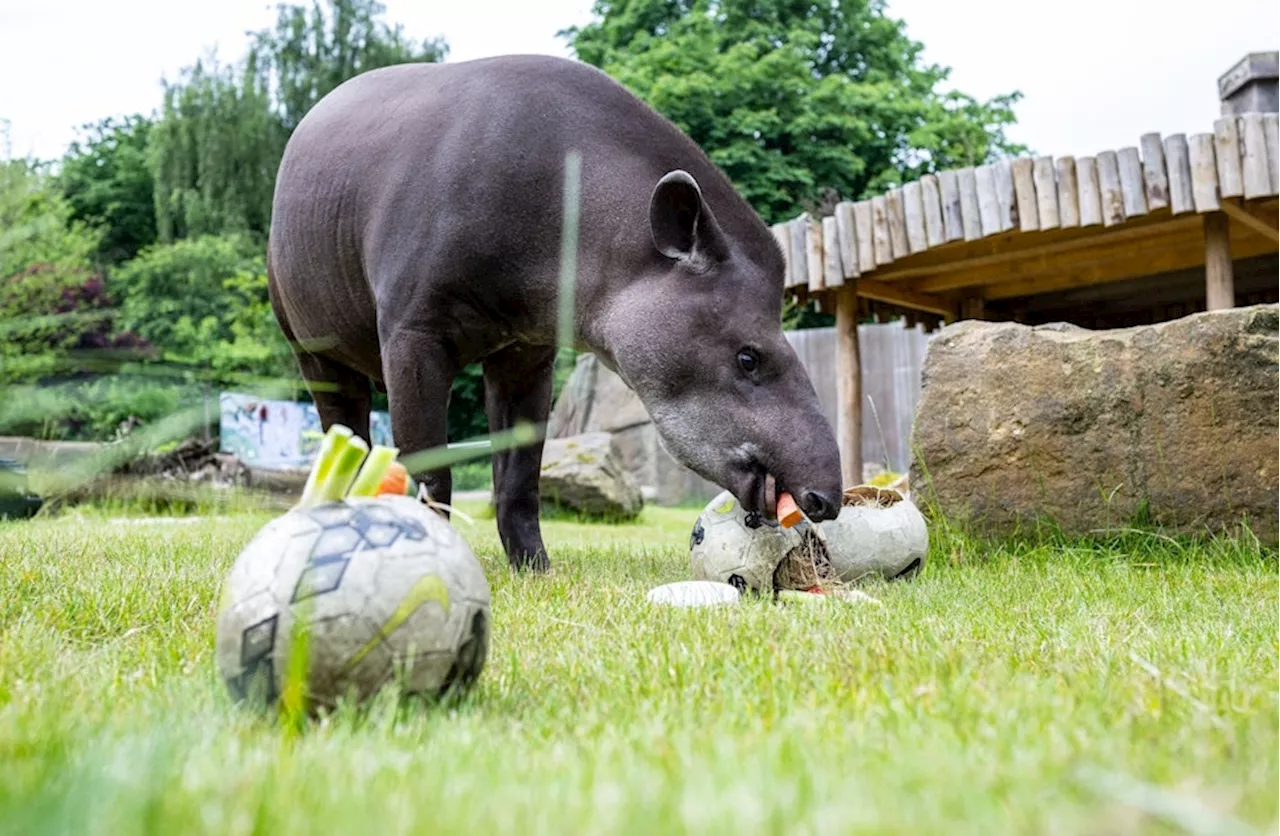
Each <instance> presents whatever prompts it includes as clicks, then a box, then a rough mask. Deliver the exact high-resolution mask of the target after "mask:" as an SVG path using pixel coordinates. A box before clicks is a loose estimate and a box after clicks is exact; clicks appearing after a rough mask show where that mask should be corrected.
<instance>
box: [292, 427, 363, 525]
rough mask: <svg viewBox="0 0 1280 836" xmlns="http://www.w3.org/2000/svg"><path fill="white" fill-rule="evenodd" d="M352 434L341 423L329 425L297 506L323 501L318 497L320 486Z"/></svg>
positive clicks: (327, 476) (326, 478) (301, 506)
mask: <svg viewBox="0 0 1280 836" xmlns="http://www.w3.org/2000/svg"><path fill="white" fill-rule="evenodd" d="M354 435H355V433H354V432H352V430H351V428H350V427H345V426H343V425H342V424H334V425H333V426H331V427H329V431H328V432H326V433H325V434H324V439H323V440H322V441H321V442H320V450H319V453H318V454H317V455H316V461H315V464H313V465H311V473H309V474H308V475H307V484H306V485H305V486H304V487H303V489H302V498H301V499H299V500H298V507H299V508H305V507H307V506H309V505H315V504H317V503H319V502H322V501H323V500H322V499H320V498H319V491H320V487H321V486H322V485H323V484H324V483H325V482H326V481H327V480H328V478H329V473H330V472H331V471H332V470H333V465H334V462H336V461H337V459H338V454H339V453H341V452H342V450H343V448H345V447H346V446H347V442H348V440H349V439H351V438H352V437H353V436H354Z"/></svg>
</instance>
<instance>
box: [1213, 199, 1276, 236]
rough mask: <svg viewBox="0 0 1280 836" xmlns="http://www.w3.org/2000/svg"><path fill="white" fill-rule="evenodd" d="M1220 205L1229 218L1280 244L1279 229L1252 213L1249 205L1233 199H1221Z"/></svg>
mask: <svg viewBox="0 0 1280 836" xmlns="http://www.w3.org/2000/svg"><path fill="white" fill-rule="evenodd" d="M1221 205H1222V213H1223V214H1224V215H1226V216H1227V217H1229V218H1231V220H1233V221H1236V222H1238V223H1241V224H1244V225H1245V226H1247V227H1248V228H1249V229H1252V230H1253V231H1254V232H1257V233H1258V234H1260V235H1263V236H1265V237H1266V238H1267V239H1268V240H1270V241H1275V242H1276V243H1277V244H1280V229H1277V228H1276V227H1275V226H1274V225H1272V224H1269V223H1267V222H1266V221H1265V220H1263V219H1262V218H1259V217H1258V216H1257V215H1255V214H1253V212H1252V211H1250V210H1249V207H1247V206H1241V205H1240V204H1238V203H1236V202H1235V201H1234V200H1223V201H1222V204H1221Z"/></svg>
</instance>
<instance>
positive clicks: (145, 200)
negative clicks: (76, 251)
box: [57, 116, 156, 264]
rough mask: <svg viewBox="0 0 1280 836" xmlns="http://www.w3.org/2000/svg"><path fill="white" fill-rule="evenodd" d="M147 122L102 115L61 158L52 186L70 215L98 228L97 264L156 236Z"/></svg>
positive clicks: (124, 255)
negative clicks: (66, 205) (63, 198)
mask: <svg viewBox="0 0 1280 836" xmlns="http://www.w3.org/2000/svg"><path fill="white" fill-rule="evenodd" d="M151 125H152V123H151V120H149V119H147V118H145V117H142V116H131V117H129V118H126V119H112V118H108V119H104V120H102V121H101V122H98V123H97V124H96V125H92V126H89V127H87V128H86V136H85V138H84V140H83V141H77V142H75V143H73V144H72V145H71V148H70V150H69V151H68V152H67V154H66V156H65V157H64V158H63V160H62V166H61V168H60V170H59V171H58V176H57V179H58V185H59V186H60V187H61V190H62V194H63V196H64V197H65V198H66V200H67V203H68V204H69V205H70V206H71V210H72V218H73V219H75V220H77V221H82V222H84V223H86V224H88V225H90V226H93V227H94V228H96V229H98V230H100V231H101V235H102V240H101V242H100V243H99V245H98V250H97V254H96V255H97V258H98V259H99V260H100V261H101V262H104V263H107V264H116V263H119V262H121V261H126V260H128V259H130V258H132V257H133V256H134V255H136V254H137V252H138V250H140V249H142V248H143V247H145V246H147V245H148V244H151V243H153V242H154V241H155V240H156V212H155V183H154V181H153V179H152V177H151V167H150V162H149V160H148V157H147V149H148V140H149V137H150V134H151Z"/></svg>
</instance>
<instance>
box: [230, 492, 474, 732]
mask: <svg viewBox="0 0 1280 836" xmlns="http://www.w3.org/2000/svg"><path fill="white" fill-rule="evenodd" d="M489 623H490V616H489V584H488V581H487V580H486V578H485V575H484V571H483V568H482V567H481V565H480V563H479V561H478V560H477V559H476V557H475V555H474V554H473V553H472V551H471V549H470V548H469V547H468V546H467V544H466V542H465V541H463V539H462V538H461V537H460V536H458V534H457V532H456V531H455V530H454V529H453V527H452V526H451V525H449V523H448V522H447V521H445V519H444V518H443V517H442V516H441V515H440V514H438V513H436V512H435V511H433V510H432V509H430V508H429V507H427V506H426V505H424V504H423V503H421V502H419V501H417V500H415V499H412V498H410V497H407V496H396V495H389V494H388V495H383V496H380V497H351V496H348V497H346V498H344V499H342V500H340V501H333V502H323V503H320V504H316V505H310V506H305V507H299V508H295V509H293V510H291V511H289V512H288V513H286V514H284V515H282V516H280V517H278V518H276V519H275V520H272V521H271V522H270V523H268V524H267V525H266V526H265V527H263V528H262V530H261V531H259V532H258V534H257V535H256V536H255V537H254V538H253V539H252V540H251V541H250V542H249V544H248V545H246V546H245V548H244V549H243V551H241V553H240V555H239V557H238V558H237V559H236V561H235V564H234V565H233V566H232V569H231V572H230V574H229V575H228V577H227V580H226V583H225V586H224V588H223V595H222V600H221V603H220V607H219V614H218V621H217V649H216V658H217V666H218V671H219V673H220V674H221V676H222V678H223V681H224V682H225V683H226V685H227V688H228V690H229V691H230V692H231V695H232V697H233V698H235V699H236V700H237V701H242V700H248V701H251V702H253V703H256V704H259V705H262V704H267V705H270V704H274V703H275V702H276V700H277V699H278V698H279V697H280V695H281V693H282V692H283V690H284V688H285V679H286V676H287V675H288V674H289V672H290V671H291V670H295V669H297V670H302V671H304V672H305V673H304V675H303V677H300V678H299V679H300V681H302V682H303V683H304V684H303V688H302V690H303V692H304V698H305V702H306V704H307V705H308V707H309V708H312V709H314V708H317V707H332V706H334V705H335V704H336V703H337V702H338V701H339V700H340V699H341V698H342V697H343V696H347V695H349V696H351V697H353V698H354V699H355V700H356V701H357V702H358V701H362V700H364V699H367V698H368V697H370V696H372V695H373V694H374V693H375V692H377V691H378V690H380V689H381V688H382V687H383V686H385V685H387V684H388V683H390V682H392V681H393V679H394V680H397V681H398V682H399V683H400V685H401V688H402V691H403V692H404V693H406V694H421V695H438V694H440V693H441V692H443V691H446V690H450V689H452V690H454V691H457V692H460V691H464V690H466V689H467V688H469V687H470V686H471V684H472V683H473V682H474V680H475V679H476V677H478V676H479V674H480V671H481V669H482V668H483V667H484V663H485V658H486V655H487V652H488V644H489ZM304 651H305V656H300V655H299V654H301V653H303V652H304ZM304 659H305V663H306V664H305V667H300V666H299V663H300V662H303V661H304Z"/></svg>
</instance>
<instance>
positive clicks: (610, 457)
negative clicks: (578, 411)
mask: <svg viewBox="0 0 1280 836" xmlns="http://www.w3.org/2000/svg"><path fill="white" fill-rule="evenodd" d="M540 490H541V493H542V500H543V501H544V502H547V503H550V504H553V505H559V506H561V507H564V508H569V509H571V510H574V511H577V512H579V513H582V514H585V515H588V516H593V517H604V518H607V519H618V520H628V519H633V518H635V516H636V515H637V514H639V513H640V509H641V508H643V507H644V498H643V497H642V496H641V494H640V485H639V483H637V482H636V479H635V477H634V476H632V475H631V474H630V473H628V472H627V469H626V468H625V467H623V465H622V457H621V455H620V454H619V452H618V448H617V445H616V444H614V442H613V439H612V437H611V436H610V435H609V434H608V433H604V432H595V433H583V434H581V435H575V436H570V437H569V438H549V439H547V440H546V442H545V444H544V446H543V451H542V476H541V479H540Z"/></svg>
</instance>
